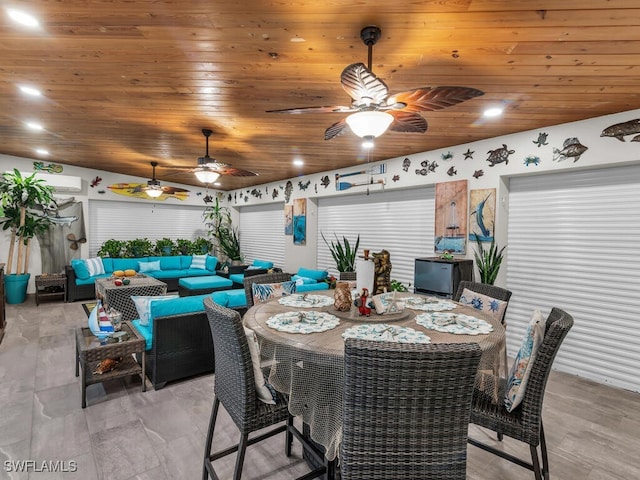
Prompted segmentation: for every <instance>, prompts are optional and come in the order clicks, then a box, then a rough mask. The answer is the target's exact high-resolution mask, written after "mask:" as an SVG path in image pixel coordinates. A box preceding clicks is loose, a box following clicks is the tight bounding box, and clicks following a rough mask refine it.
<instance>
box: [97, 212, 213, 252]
mask: <svg viewBox="0 0 640 480" xmlns="http://www.w3.org/2000/svg"><path fill="white" fill-rule="evenodd" d="M202 212H204V207H196V206H190V205H171V204H163V203H159V202H158V203H153V202H110V201H108V200H90V201H89V215H90V217H89V232H90V235H89V255H90V256H92V257H93V256H95V255H96V253H97V252H98V249H99V248H100V246H101V245H102V244H103V243H104V242H105V241H106V240H109V239H110V238H114V239H116V240H133V239H136V238H148V239H149V240H154V241H155V240H157V239H159V238H164V237H167V238H170V239H172V240H176V239H178V238H184V239H187V240H194V239H195V238H197V237H206V236H207V227H206V225H205V224H204V220H203V218H202Z"/></svg>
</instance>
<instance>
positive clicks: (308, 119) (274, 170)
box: [0, 0, 640, 189]
mask: <svg viewBox="0 0 640 480" xmlns="http://www.w3.org/2000/svg"><path fill="white" fill-rule="evenodd" d="M250 5H251V6H250V8H248V7H247V6H246V4H244V3H242V2H237V1H235V0H234V1H231V0H220V1H217V2H215V3H212V2H210V1H209V0H206V1H205V0H196V1H190V2H180V1H178V0H163V1H162V2H158V1H155V0H147V1H136V2H128V1H120V0H99V1H93V2H90V3H87V2H86V1H81V0H65V2H36V3H33V4H31V5H30V8H31V10H30V11H31V13H33V14H35V15H36V16H37V17H38V18H39V19H40V21H41V23H42V27H41V29H40V30H36V31H29V30H27V29H25V28H22V27H18V26H16V25H14V24H12V23H10V21H9V20H8V17H7V16H3V17H2V18H1V19H0V56H1V57H2V59H3V61H2V62H1V64H0V95H2V98H3V100H4V101H5V103H6V104H7V105H11V106H12V108H5V109H2V111H0V153H6V154H10V155H16V156H22V157H30V158H31V157H34V156H35V154H34V153H33V151H34V149H35V148H37V147H41V146H45V147H46V148H47V149H48V150H49V151H50V152H51V155H50V157H49V158H48V159H46V160H47V161H57V162H62V163H67V164H73V165H78V166H83V167H88V168H99V169H104V170H108V171H114V172H123V173H127V174H133V175H139V176H143V177H144V176H149V174H150V165H149V162H151V161H158V162H159V163H160V168H159V169H158V172H157V173H158V178H159V179H161V180H164V181H173V182H177V181H180V182H184V183H188V184H197V182H196V181H195V179H194V178H193V176H192V175H191V174H189V173H187V174H184V173H183V174H176V173H175V172H174V171H172V170H171V168H170V167H171V166H195V164H196V159H197V157H199V156H202V155H203V153H204V137H203V136H202V134H201V132H200V130H201V129H202V128H211V129H212V130H213V131H214V133H213V135H212V137H211V144H210V148H211V153H212V156H214V157H215V158H218V159H219V160H220V161H222V162H225V163H231V164H233V165H234V166H237V167H240V168H245V169H248V170H252V171H256V172H258V173H260V176H258V177H245V178H232V177H225V178H222V183H223V187H222V188H224V189H232V188H245V187H247V188H248V187H251V186H252V185H255V184H258V183H263V182H269V181H280V180H282V179H284V178H288V177H292V176H297V175H298V174H299V173H313V172H320V171H325V170H331V169H336V168H341V167H345V166H349V165H354V164H361V163H362V162H364V161H366V155H365V154H364V153H363V151H362V150H361V148H360V141H359V139H357V138H356V137H355V136H353V135H352V134H351V133H349V132H347V133H345V134H344V135H342V136H340V137H338V138H335V139H333V140H331V141H325V140H324V139H323V135H324V130H325V129H326V128H327V127H328V126H329V125H331V124H332V123H334V122H336V121H338V120H339V119H341V118H343V117H344V116H345V115H344V114H335V113H334V114H321V113H315V114H307V115H277V114H269V113H266V112H265V111H266V110H270V109H278V108H293V107H304V106H314V105H341V104H342V105H348V104H349V102H350V99H349V97H348V96H347V95H346V93H345V92H344V91H343V89H342V88H341V86H340V81H339V78H340V73H341V72H342V70H343V69H344V67H345V66H346V65H348V64H350V63H354V62H364V63H366V61H367V49H366V47H365V46H364V45H363V44H362V41H361V40H360V29H361V28H362V27H363V26H365V25H368V24H379V25H380V26H381V28H382V30H383V33H382V38H381V40H380V41H379V42H378V44H377V45H376V46H375V47H374V49H373V71H374V72H375V73H376V74H377V75H378V76H379V77H380V78H382V79H383V80H384V81H385V82H386V83H387V84H388V86H389V90H390V92H392V93H395V92H400V91H402V90H407V89H411V88H417V87H421V86H435V85H462V86H470V87H475V88H479V89H481V90H483V91H484V92H485V95H484V96H483V97H479V98H475V99H473V100H470V101H467V102H464V103H462V104H460V105H457V106H455V107H451V108H449V109H445V110H442V111H438V112H425V113H424V115H423V116H424V117H425V118H426V119H427V121H428V123H429V129H428V131H427V133H425V134H400V133H395V132H388V133H387V134H385V135H384V136H382V137H381V138H379V139H377V141H376V148H375V150H374V151H373V152H372V153H371V159H372V160H373V159H375V160H380V159H384V158H390V157H397V156H406V155H410V154H411V153H416V152H421V151H426V150H432V149H438V148H447V147H450V146H451V145H456V144H460V143H466V142H472V141H475V140H480V139H484V138H489V137H494V136H499V135H504V134H508V133H514V132H517V131H522V130H531V129H538V128H543V127H544V126H547V125H552V124H557V123H562V122H569V121H574V120H581V119H585V118H590V117H594V116H599V115H604V114H607V113H617V112H620V111H624V110H630V109H634V108H640V91H638V89H637V85H638V84H640V73H639V72H638V66H639V65H640V29H639V28H638V25H639V24H640V0H610V1H607V2H594V1H592V0H563V1H562V2H552V1H535V0H533V1H532V0H527V1H524V0H428V1H421V2H415V3H409V4H407V2H388V1H387V0H385V1H382V0H376V1H367V2H366V3H363V2H360V1H353V0H351V1H348V0H331V1H329V2H317V1H316V0H313V1H312V0H296V1H295V2H274V1H272V0H255V1H253V2H251V4H250ZM292 39H293V40H296V41H292ZM18 84H30V85H35V86H38V87H39V88H41V89H42V91H43V97H41V98H39V99H31V98H25V97H24V96H22V95H21V94H20V93H19V91H18V89H17V85H18ZM495 103H502V104H504V105H505V106H506V112H505V115H504V117H503V118H501V119H493V120H491V121H487V120H483V119H481V117H480V115H481V111H482V109H483V108H485V107H486V106H489V105H492V104H495ZM27 119H29V120H39V121H41V122H42V123H43V124H44V125H45V131H44V132H40V133H37V134H34V133H32V132H29V131H27V130H26V129H25V128H23V125H22V124H23V122H24V121H25V120H27ZM294 155H299V156H301V157H302V158H303V159H304V161H305V166H304V167H303V168H302V169H300V168H298V167H293V166H292V165H291V164H290V162H291V160H292V159H293V156H294Z"/></svg>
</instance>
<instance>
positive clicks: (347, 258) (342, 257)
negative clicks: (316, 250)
mask: <svg viewBox="0 0 640 480" xmlns="http://www.w3.org/2000/svg"><path fill="white" fill-rule="evenodd" d="M320 235H322V240H324V243H326V244H327V247H329V251H330V252H331V256H332V257H333V260H334V261H335V262H336V268H337V269H338V271H339V272H354V271H355V262H356V253H357V252H358V247H359V246H360V235H358V238H357V240H356V243H355V246H354V247H353V248H351V244H350V243H349V240H348V239H347V238H346V237H345V236H343V237H342V242H341V241H340V240H339V239H338V236H337V235H336V234H335V233H334V234H333V235H334V236H335V237H336V241H335V242H334V241H333V240H332V241H331V243H329V242H328V241H327V239H326V238H325V237H324V234H323V233H320Z"/></svg>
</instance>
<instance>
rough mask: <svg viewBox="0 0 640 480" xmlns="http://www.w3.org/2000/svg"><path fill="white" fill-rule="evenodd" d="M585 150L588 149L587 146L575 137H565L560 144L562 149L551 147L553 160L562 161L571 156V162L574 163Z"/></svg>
mask: <svg viewBox="0 0 640 480" xmlns="http://www.w3.org/2000/svg"><path fill="white" fill-rule="evenodd" d="M587 150H589V148H588V147H585V146H584V145H582V144H581V143H580V140H578V138H577V137H571V138H567V139H566V140H565V141H564V143H563V144H562V150H560V149H557V148H554V149H553V160H554V161H556V162H562V161H563V160H566V159H568V158H573V162H574V163H575V162H577V161H578V160H580V157H581V156H582V154H583V153H584V152H586V151H587Z"/></svg>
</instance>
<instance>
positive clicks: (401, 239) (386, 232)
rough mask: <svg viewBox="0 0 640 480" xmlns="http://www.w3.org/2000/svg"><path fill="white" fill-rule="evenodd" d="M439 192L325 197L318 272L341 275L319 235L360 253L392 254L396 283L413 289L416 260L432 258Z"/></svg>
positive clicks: (421, 190)
mask: <svg viewBox="0 0 640 480" xmlns="http://www.w3.org/2000/svg"><path fill="white" fill-rule="evenodd" d="M434 212H435V188H434V187H433V186H428V187H422V188H413V189H409V190H400V191H398V190H395V191H384V192H375V193H371V194H369V195H366V194H364V193H363V194H362V195H352V196H340V197H329V198H320V199H319V202H318V258H317V265H318V268H327V269H328V270H329V271H330V272H331V273H333V274H335V275H337V270H336V267H335V262H334V261H333V258H332V257H331V252H330V251H329V249H328V248H327V246H326V244H325V243H324V241H323V240H322V237H321V236H320V235H321V233H324V236H325V237H326V238H327V240H330V239H334V241H335V237H334V236H333V235H334V233H335V234H337V235H338V238H339V239H340V240H342V236H343V235H344V236H345V237H347V238H348V239H349V242H350V243H352V244H353V243H354V242H355V241H356V238H357V236H358V234H360V249H359V251H358V255H362V253H363V252H362V251H363V249H365V248H367V249H369V250H371V252H379V251H380V250H382V249H386V250H388V251H389V253H390V254H391V264H392V265H393V267H392V270H391V278H392V279H395V280H398V281H401V282H402V283H404V284H408V283H411V284H413V270H414V260H415V258H417V257H426V256H432V255H433V232H434Z"/></svg>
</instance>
